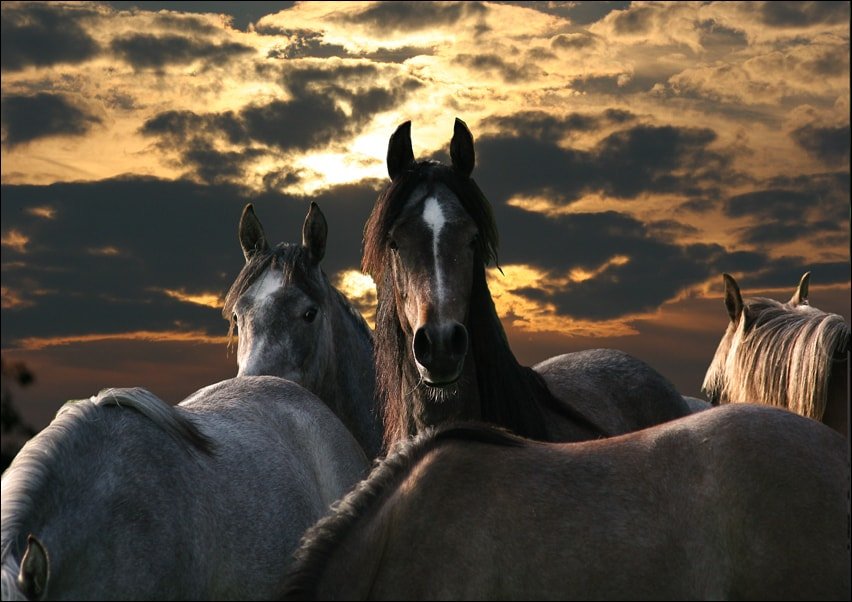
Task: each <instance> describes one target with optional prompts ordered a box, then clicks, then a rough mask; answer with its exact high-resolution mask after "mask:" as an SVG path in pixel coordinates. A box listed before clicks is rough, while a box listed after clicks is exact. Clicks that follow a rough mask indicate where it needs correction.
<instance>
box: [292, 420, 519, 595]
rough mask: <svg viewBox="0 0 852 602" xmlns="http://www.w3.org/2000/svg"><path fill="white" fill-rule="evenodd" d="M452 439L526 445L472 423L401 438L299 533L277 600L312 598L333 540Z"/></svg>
mask: <svg viewBox="0 0 852 602" xmlns="http://www.w3.org/2000/svg"><path fill="white" fill-rule="evenodd" d="M452 441H470V442H478V443H484V444H489V445H500V446H510V447H523V446H525V445H527V441H526V440H524V439H521V438H520V437H517V436H515V435H513V434H511V433H509V432H506V431H504V430H502V429H497V428H494V427H491V426H489V425H486V424H481V423H473V422H470V423H459V424H456V425H453V426H451V427H444V428H440V429H437V430H434V429H428V430H426V431H424V432H423V433H421V434H420V435H418V436H417V437H415V438H413V439H407V440H404V441H401V442H400V443H399V444H397V445H396V447H395V448H394V449H393V450H392V451H391V453H390V454H388V456H387V457H386V458H385V459H384V460H382V461H381V462H378V463H377V464H376V466H375V467H374V468H373V470H372V472H371V473H370V476H368V477H367V478H366V479H364V480H363V481H361V482H360V483H359V484H358V485H356V486H355V488H354V489H353V490H352V491H351V492H350V493H349V494H347V495H346V497H344V498H343V499H342V500H340V501H339V502H337V504H335V506H334V508H333V510H332V513H331V514H330V515H329V516H326V517H325V518H323V519H321V520H320V521H319V522H318V523H317V524H315V525H314V526H313V527H311V528H310V529H308V530H307V531H306V532H305V534H304V535H303V536H302V541H301V544H300V545H299V549H298V550H296V552H295V562H294V564H293V565H292V566H291V567H290V569H289V572H288V576H287V582H286V583H287V584H286V591H284V592H283V598H284V599H285V600H315V599H317V592H316V587H317V583H318V581H319V580H320V579H321V578H322V571H323V569H324V568H325V565H326V562H327V560H328V558H329V557H330V556H331V554H332V553H333V551H334V549H335V548H336V546H337V545H338V544H339V542H340V541H341V540H342V539H343V538H344V537H346V535H347V534H348V533H349V532H350V531H351V530H352V528H353V526H354V525H355V524H356V523H357V522H358V521H359V520H361V519H362V518H363V517H364V516H365V515H367V514H368V513H369V512H371V511H374V510H376V509H377V506H378V505H379V501H380V500H381V499H383V498H385V497H386V496H387V495H390V494H391V493H393V492H394V491H396V489H397V488H398V487H399V485H400V484H401V483H402V482H403V481H404V480H405V478H406V477H407V476H408V475H410V474H411V471H412V469H413V468H414V467H415V466H417V465H418V464H419V463H420V461H421V460H422V459H423V458H424V457H425V456H426V455H427V454H428V453H429V452H431V451H432V450H434V449H436V448H439V447H441V446H442V445H444V444H446V443H447V442H452Z"/></svg>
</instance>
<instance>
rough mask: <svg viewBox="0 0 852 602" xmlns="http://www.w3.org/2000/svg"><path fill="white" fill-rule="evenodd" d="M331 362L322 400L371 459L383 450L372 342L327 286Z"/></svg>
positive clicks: (322, 382)
mask: <svg viewBox="0 0 852 602" xmlns="http://www.w3.org/2000/svg"><path fill="white" fill-rule="evenodd" d="M328 299H329V315H330V320H331V329H332V336H331V339H332V351H331V354H330V358H331V360H330V361H329V363H328V366H327V369H326V371H325V374H324V377H323V378H321V379H320V382H319V383H318V391H319V392H320V393H319V397H320V398H321V399H323V400H325V401H326V403H328V404H329V406H330V407H331V408H332V410H333V411H334V412H335V414H337V416H338V418H340V419H341V421H342V422H343V423H344V424H345V425H346V427H347V428H348V429H349V431H350V432H351V433H352V434H353V435H354V437H355V439H356V440H357V441H358V443H359V444H360V445H361V447H362V448H363V449H364V453H366V454H367V456H368V457H369V458H375V457H376V456H377V455H378V454H379V452H380V451H381V444H382V423H381V416H380V412H379V411H378V408H377V402H376V394H375V365H374V364H373V339H372V336H371V334H370V330H369V327H368V326H367V324H366V323H365V322H364V320H363V318H361V316H360V314H358V313H357V310H356V309H355V308H353V307H352V306H351V304H350V303H349V302H348V301H347V300H346V298H345V297H344V296H343V295H342V294H341V293H340V292H339V291H337V290H336V289H334V288H332V287H331V286H330V285H329V287H328Z"/></svg>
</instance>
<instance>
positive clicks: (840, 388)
mask: <svg viewBox="0 0 852 602" xmlns="http://www.w3.org/2000/svg"><path fill="white" fill-rule="evenodd" d="M850 356H852V354H850V353H849V352H848V351H847V352H846V353H845V354H843V356H842V357H841V358H837V359H835V360H834V361H833V362H832V364H831V375H830V376H829V381H828V393H827V398H826V402H825V412H823V415H822V421H823V423H824V424H825V425H826V426H829V427H831V428H833V429H834V430H836V431H837V432H838V433H840V434H841V435H843V436H844V437H846V438H847V439H849V393H850V391H849V364H850Z"/></svg>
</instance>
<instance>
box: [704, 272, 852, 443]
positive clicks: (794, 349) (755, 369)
mask: <svg viewBox="0 0 852 602" xmlns="http://www.w3.org/2000/svg"><path fill="white" fill-rule="evenodd" d="M723 277H724V280H725V306H726V307H727V309H728V316H729V317H730V322H729V323H728V328H727V330H726V331H725V334H724V335H723V336H722V340H721V341H720V342H719V347H718V348H717V349H716V354H715V355H714V357H713V360H712V361H711V363H710V367H709V368H708V369H707V374H706V376H705V377H704V384H703V385H702V387H703V389H704V391H705V392H706V393H707V395H708V396H709V397H710V399H711V400H712V401H713V402H714V403H715V404H719V403H746V402H751V403H762V404H767V405H774V406H779V407H782V408H787V409H788V410H791V411H793V412H796V413H797V414H801V415H803V416H807V417H808V418H813V419H815V420H821V421H822V422H824V423H825V424H827V425H828V426H830V427H831V428H833V429H835V430H836V431H838V432H840V433H842V434H844V435H847V436H848V433H849V389H848V386H849V372H848V370H849V325H848V324H847V323H846V322H845V321H844V319H843V317H842V316H839V315H837V314H829V313H826V312H824V311H821V310H819V309H817V308H815V307H813V306H812V305H810V303H809V302H808V284H809V280H810V272H807V273H805V275H804V276H802V279H801V280H800V281H799V286H798V287H797V288H796V292H795V293H793V296H792V298H791V299H790V300H789V301H788V302H787V303H780V302H778V301H775V300H773V299H766V298H764V297H752V298H746V299H743V297H742V295H741V293H740V287H739V285H738V284H737V281H736V280H734V278H733V277H732V276H730V275H729V274H723Z"/></svg>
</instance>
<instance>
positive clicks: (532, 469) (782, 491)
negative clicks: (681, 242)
mask: <svg viewBox="0 0 852 602" xmlns="http://www.w3.org/2000/svg"><path fill="white" fill-rule="evenodd" d="M848 495H849V461H848V457H847V453H846V446H845V443H844V441H843V439H842V438H841V437H839V436H838V435H837V434H836V433H833V432H832V431H831V430H830V429H827V428H826V427H825V426H824V425H821V424H819V423H816V422H814V421H811V420H808V419H805V418H802V417H799V416H796V415H793V414H791V413H789V412H785V411H782V410H777V409H772V408H764V407H757V406H725V407H724V408H714V409H711V410H708V411H705V412H701V413H699V414H696V415H693V416H689V417H686V418H683V419H680V420H676V421H673V422H670V423H667V424H664V425H659V426H657V427H655V428H651V429H646V430H644V431H641V432H636V433H630V434H626V435H622V436H618V437H613V438H609V439H601V440H596V441H587V442H581V443H566V444H545V443H536V442H531V441H530V442H524V443H523V444H522V445H520V446H517V445H515V446H506V445H495V444H491V443H484V442H483V441H481V440H480V441H466V440H450V441H446V442H444V443H442V444H440V445H436V446H435V448H434V449H433V450H431V451H429V452H428V453H426V454H425V455H423V457H422V458H421V459H420V460H418V461H417V462H416V463H415V464H413V465H412V466H411V467H410V469H408V471H407V472H406V473H405V475H404V478H401V479H400V481H399V485H398V486H395V487H393V488H392V489H391V490H389V491H388V492H385V493H384V494H383V495H381V496H379V497H377V498H376V500H374V503H372V504H370V505H369V506H368V507H367V508H366V509H364V510H363V512H362V513H361V516H358V517H356V518H355V520H353V521H351V524H349V526H348V528H347V529H346V531H345V532H344V533H343V534H342V537H341V538H340V539H339V541H338V544H339V545H334V546H329V547H328V548H327V549H326V550H325V559H324V562H323V563H322V570H321V571H318V573H317V574H318V575H320V576H319V578H318V580H317V583H316V590H315V591H314V593H315V594H316V596H317V598H318V599H328V598H333V597H345V598H355V599H365V598H371V599H388V600H390V599H513V598H517V599H574V598H578V599H603V600H611V599H678V600H680V599H691V598H704V599H707V598H763V599H772V598H785V599H791V598H792V599H803V600H805V599H807V600H810V599H831V598H844V596H845V599H848V595H849V578H850V576H849V570H848V568H849V547H848V543H849V535H848V516H849V511H848ZM412 567H416V569H414V568H412Z"/></svg>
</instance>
